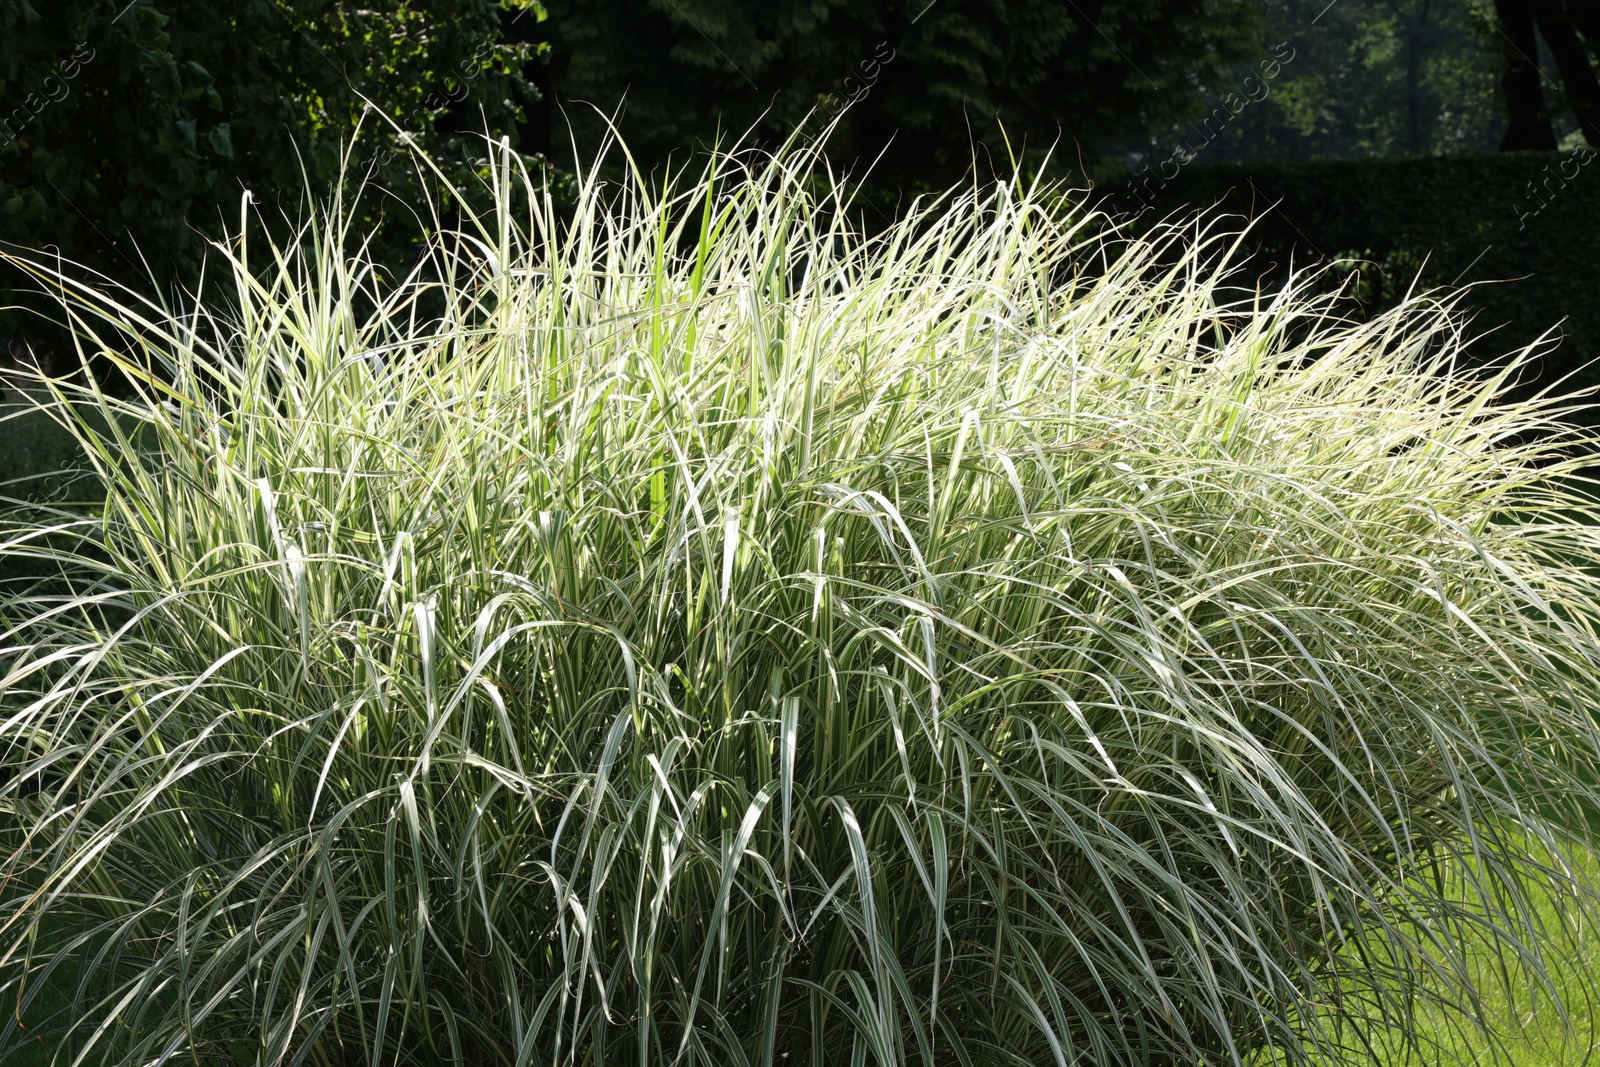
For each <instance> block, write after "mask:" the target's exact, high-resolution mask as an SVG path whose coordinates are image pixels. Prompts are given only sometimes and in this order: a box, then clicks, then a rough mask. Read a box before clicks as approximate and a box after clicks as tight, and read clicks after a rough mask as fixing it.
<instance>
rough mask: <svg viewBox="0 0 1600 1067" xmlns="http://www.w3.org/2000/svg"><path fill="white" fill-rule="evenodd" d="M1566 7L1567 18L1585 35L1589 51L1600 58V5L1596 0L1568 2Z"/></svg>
mask: <svg viewBox="0 0 1600 1067" xmlns="http://www.w3.org/2000/svg"><path fill="white" fill-rule="evenodd" d="M1565 7H1566V11H1567V17H1568V18H1570V19H1571V20H1572V24H1573V25H1574V26H1576V27H1578V32H1579V33H1581V34H1583V39H1584V41H1585V42H1586V43H1587V44H1588V45H1589V51H1591V52H1593V53H1594V54H1595V56H1596V57H1597V58H1600V4H1597V3H1595V2H1594V0H1568V3H1567V4H1566V5H1565Z"/></svg>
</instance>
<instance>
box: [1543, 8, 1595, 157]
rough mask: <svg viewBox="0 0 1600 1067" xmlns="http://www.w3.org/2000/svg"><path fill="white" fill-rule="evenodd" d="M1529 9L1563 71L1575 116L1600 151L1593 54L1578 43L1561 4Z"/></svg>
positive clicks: (1563, 81)
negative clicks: (1591, 57) (1590, 61)
mask: <svg viewBox="0 0 1600 1067" xmlns="http://www.w3.org/2000/svg"><path fill="white" fill-rule="evenodd" d="M1589 2H1591V3H1592V2H1594V0H1589ZM1529 6H1530V7H1532V8H1533V17H1534V20H1535V21H1536V22H1538V24H1539V32H1540V33H1541V34H1543V35H1544V41H1545V44H1547V45H1549V46H1550V54H1551V55H1552V56H1554V57H1555V61H1556V67H1557V68H1558V69H1559V70H1560V71H1561V82H1562V84H1563V85H1565V86H1566V87H1567V102H1568V103H1569V104H1571V105H1572V113H1573V114H1574V115H1576V116H1577V118H1578V125H1579V126H1580V127H1582V129H1583V137H1584V140H1586V141H1588V142H1589V144H1590V145H1592V146H1594V147H1596V148H1600V81H1596V80H1595V76H1594V67H1592V66H1590V65H1589V54H1588V53H1587V52H1585V51H1584V50H1583V42H1581V41H1579V40H1578V34H1577V32H1576V31H1575V30H1574V29H1573V26H1572V20H1571V19H1569V18H1568V17H1567V13H1566V12H1565V11H1563V10H1562V8H1561V4H1560V2H1559V0H1530V3H1529Z"/></svg>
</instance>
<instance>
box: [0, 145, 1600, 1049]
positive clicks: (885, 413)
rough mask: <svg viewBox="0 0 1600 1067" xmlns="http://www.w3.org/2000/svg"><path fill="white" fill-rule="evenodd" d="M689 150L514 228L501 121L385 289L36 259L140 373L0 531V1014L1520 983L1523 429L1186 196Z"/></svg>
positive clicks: (1550, 615)
mask: <svg viewBox="0 0 1600 1067" xmlns="http://www.w3.org/2000/svg"><path fill="white" fill-rule="evenodd" d="M718 166H720V167H721V171H720V172H719V171H717V170H716V169H712V170H710V171H708V172H707V173H706V174H705V175H704V176H703V177H702V178H701V179H700V180H698V181H696V182H690V183H686V184H679V185H676V186H669V187H668V188H666V189H665V190H664V191H663V190H660V189H657V188H655V187H652V186H649V185H648V184H647V183H645V182H644V181H642V180H636V181H635V182H633V183H631V184H628V185H625V186H623V187H620V188H619V187H616V186H607V185H604V184H603V183H600V182H598V181H588V182H586V183H585V184H584V186H583V191H582V196H581V198H580V202H579V204H578V207H577V210H576V213H575V214H574V215H573V216H572V217H570V218H558V217H557V216H556V213H555V212H554V210H553V208H552V207H551V205H550V202H549V200H548V199H547V197H546V196H545V195H544V193H543V192H542V190H540V189H539V188H536V187H533V186H532V185H530V184H529V183H527V182H525V181H523V180H522V179H521V178H520V176H519V174H518V173H517V172H516V170H515V168H514V167H513V166H511V165H510V164H509V163H508V162H507V161H505V160H503V161H502V165H501V166H500V168H499V170H498V171H497V173H496V182H497V183H498V184H497V187H496V189H495V190H494V192H495V194H496V197H497V200H498V203H499V205H500V207H499V209H498V211H497V212H495V213H493V214H491V215H489V216H486V217H483V218H480V219H477V220H472V219H470V218H469V219H468V223H469V227H468V230H467V232H465V233H464V234H462V235H459V236H458V237H456V238H448V239H441V240H439V241H438V243H437V255H436V257H435V261H434V263H433V264H432V265H431V266H430V267H429V270H428V272H425V273H419V274H418V275H417V276H415V277H414V278H411V279H405V280H401V281H398V282H389V281H385V280H384V279H382V278H380V277H379V276H378V275H377V274H376V273H375V272H373V271H371V270H369V269H368V268H367V266H366V265H365V264H364V262H363V260H362V259H361V256H360V253H359V247H360V242H359V237H360V235H359V234H351V233H347V232H345V230H344V228H343V226H342V223H341V221H340V220H341V218H344V217H349V213H348V212H345V211H343V210H341V209H339V208H337V207H336V208H335V210H334V211H333V212H332V213H331V214H330V216H329V217H328V219H326V220H324V222H323V223H322V224H321V225H319V226H313V227H308V228H307V229H306V230H305V231H304V233H303V235H302V239H301V241H300V243H299V244H297V245H296V246H294V247H290V248H275V247H258V246H257V245H255V244H253V243H252V242H251V241H250V240H248V239H246V238H245V237H244V236H241V237H239V238H238V239H237V240H235V241H233V242H232V243H230V244H228V245H227V246H225V247H219V249H218V250H217V254H218V256H219V257H222V258H223V259H224V260H225V261H226V262H227V263H228V264H231V267H232V275H231V288H230V289H229V290H228V292H227V293H226V295H225V298H217V299H212V300H208V301H205V302H204V303H203V305H202V306H201V307H200V308H199V309H197V310H195V311H193V312H192V313H186V314H167V313H165V312H161V311H160V310H159V309H156V308H152V307H149V306H136V305H134V304H133V303H132V302H131V301H127V300H125V301H124V302H123V303H121V304H119V303H117V302H116V301H114V300H113V299H111V298H109V297H107V296H105V295H103V291H102V290H100V289H97V288H94V287H92V286H89V285H87V284H84V283H80V282H74V281H71V280H63V281H62V282H61V284H62V286H63V288H62V292H63V298H64V300H65V301H66V302H67V303H68V304H69V305H70V306H71V307H72V308H73V309H74V314H75V315H76V316H77V322H78V333H79V336H80V338H81V339H82V343H83V345H84V352H85V354H86V355H88V354H90V353H93V352H95V351H99V350H102V349H105V350H112V351H122V350H125V349H126V348H127V346H128V344H130V343H133V344H137V345H138V346H140V347H138V349H137V351H138V352H139V355H138V356H136V357H122V358H123V363H124V366H125V367H126V370H127V372H128V374H129V375H130V376H131V377H132V378H133V379H134V380H135V382H136V384H137V386H138V388H137V389H136V390H134V395H133V399H132V400H128V401H122V400H117V399H112V398H107V397H104V396H101V395H98V394H95V393H93V392H85V391H81V390H80V391H69V387H68V386H66V385H62V386H60V387H59V388H58V390H57V393H56V400H55V402H54V407H53V410H54V412H55V414H56V416H57V417H59V418H60V419H62V420H63V421H65V422H66V423H68V424H69V425H71V426H73V427H75V429H76V432H77V433H78V434H79V436H80V437H81V439H82V442H83V445H84V448H85V450H86V455H87V457H88V459H89V461H90V462H92V464H93V465H94V467H95V468H96V469H97V471H98V474H99V477H100V478H101V480H102V481H103V482H104V484H105V500H104V503H103V505H102V506H101V507H100V508H99V509H98V510H95V511H93V512H92V513H87V514H80V513H77V512H74V511H73V510H72V509H70V508H66V507H58V506H51V507H50V508H45V509H40V508H36V509H35V510H33V511H21V510H18V511H16V512H15V513H14V515H13V517H12V518H11V520H10V526H9V527H8V528H7V530H6V533H5V544H6V551H7V552H8V553H10V554H11V555H13V556H27V557H29V558H30V559H31V562H32V564H33V565H35V566H37V567H39V568H41V571H40V572H41V573H44V572H49V573H51V574H53V575H55V577H53V578H52V580H51V581H50V582H48V583H44V582H41V583H40V584H39V585H38V586H36V587H34V588H33V589H32V590H31V591H28V592H13V593H12V594H10V595H8V596H7V597H6V599H5V600H4V602H3V603H0V610H3V613H4V617H5V618H6V619H7V620H8V622H7V626H8V629H7V632H6V637H5V643H4V660H3V665H0V666H3V679H4V680H3V692H0V700H3V704H0V709H3V711H0V746H3V748H0V758H3V783H0V803H3V805H4V807H3V818H4V819H5V820H6V821H5V822H4V823H3V824H0V833H4V834H5V835H6V836H5V854H4V855H5V867H4V872H3V874H4V890H3V891H0V892H3V897H0V905H3V910H0V932H3V937H0V994H3V999H4V1003H5V1017H6V1020H7V1021H6V1027H7V1028H6V1030H5V1040H6V1042H8V1043H11V1044H15V1043H18V1042H31V1041H33V1040H34V1039H33V1038H32V1037H30V1036H29V1034H30V1033H37V1034H40V1035H42V1036H46V1037H48V1038H49V1039H50V1040H52V1041H55V1040H59V1041H60V1042H61V1045H60V1047H61V1049H62V1050H63V1055H71V1054H79V1053H81V1054H82V1055H83V1056H84V1057H85V1058H86V1059H87V1060H98V1059H102V1058H104V1059H109V1060H112V1061H116V1062H122V1063H129V1064H133V1063H140V1064H143V1063H153V1062H157V1061H160V1060H163V1059H167V1058H171V1059H174V1060H179V1059H181V1060H184V1061H187V1062H196V1061H197V1060H198V1061H199V1062H204V1063H225V1062H238V1063H263V1064H266V1063H273V1064H277V1063H312V1064H374V1065H375V1064H380V1063H381V1064H439V1063H464V1064H475V1065H476V1064H528V1063H541V1064H549V1063H580V1062H582V1063H595V1064H600V1063H604V1064H625V1063H637V1064H640V1065H648V1064H666V1063H683V1064H707V1065H710V1064H715V1065H719V1067H721V1065H731V1064H750V1065H761V1067H766V1065H770V1064H774V1063H781V1064H785V1065H788V1067H798V1065H802V1064H805V1065H814V1067H833V1065H836V1064H846V1063H850V1064H865V1063H873V1064H880V1065H888V1064H898V1063H902V1062H905V1063H948V1064H962V1065H966V1064H984V1065H988V1064H1043V1063H1076V1062H1092V1063H1097V1064H1130V1065H1131V1064H1179V1063H1182V1064H1193V1063H1196V1062H1206V1063H1213V1064H1217V1063H1223V1062H1229V1061H1232V1062H1238V1061H1239V1059H1240V1058H1243V1057H1248V1056H1250V1055H1253V1054H1260V1053H1261V1052H1263V1051H1266V1052H1270V1053H1271V1054H1273V1055H1276V1056H1282V1057H1285V1058H1287V1059H1289V1060H1299V1059H1302V1058H1304V1057H1308V1056H1313V1055H1317V1054H1328V1053H1338V1052H1339V1051H1340V1050H1341V1049H1343V1050H1349V1049H1360V1048H1362V1047H1363V1042H1364V1041H1365V1040H1366V1038H1367V1037H1369V1036H1371V1035H1373V1034H1375V1033H1377V1032H1379V1031H1380V1030H1381V1031H1382V1032H1384V1033H1386V1034H1394V1033H1398V1034H1401V1035H1408V1034H1409V1035H1412V1036H1414V1037H1417V1038H1418V1039H1419V1040H1424V1039H1426V1037H1427V1035H1428V1034H1429V1033H1432V1032H1433V1031H1432V1029H1430V1028H1425V1027H1420V1026H1414V1025H1412V1024H1413V1022H1414V1021H1415V1016H1414V1015H1413V1012H1414V1011H1417V1010H1421V1009H1422V1008H1425V1007H1427V1005H1428V1004H1430V1003H1434V1004H1437V1005H1439V1006H1440V1007H1441V1008H1443V1009H1448V1010H1450V1011H1451V1012H1454V1013H1455V1017H1458V1018H1459V1017H1465V1018H1466V1019H1467V1021H1468V1023H1470V1021H1471V1019H1472V1017H1473V1012H1474V1010H1475V1005H1476V1004H1477V1003H1478V1001H1477V999H1476V998H1477V996H1478V994H1479V993H1480V992H1484V991H1485V983H1487V985H1488V986H1494V985H1496V984H1497V983H1499V984H1503V985H1504V986H1505V988H1506V989H1516V988H1527V986H1526V985H1525V983H1526V982H1528V981H1531V982H1532V985H1533V988H1538V987H1539V984H1540V981H1541V979H1542V978H1543V977H1544V976H1545V974H1546V972H1545V970H1544V963H1543V961H1544V958H1545V957H1544V954H1543V949H1542V947H1541V945H1542V944H1543V943H1544V942H1545V934H1546V932H1547V931H1545V930H1544V929H1543V923H1544V918H1542V917H1549V916H1552V915H1553V916H1556V917H1557V918H1560V919H1562V920H1563V921H1565V917H1567V916H1572V915H1576V914H1579V913H1580V912H1581V911H1582V910H1583V909H1584V908H1586V907H1587V897H1586V896H1585V895H1584V891H1583V888H1582V883H1581V881H1580V880H1579V879H1578V878H1577V877H1576V876H1575V875H1574V874H1573V873H1572V871H1573V870H1574V868H1571V867H1569V866H1568V865H1567V864H1566V863H1565V862H1564V861H1563V860H1562V856H1563V855H1564V852H1565V849H1566V847H1567V846H1568V845H1569V844H1571V843H1572V842H1573V841H1574V838H1575V836H1576V837H1586V836H1587V833H1586V831H1584V830H1582V827H1584V826H1586V825H1587V822H1586V818H1585V816H1586V815H1587V813H1588V812H1589V811H1590V810H1592V808H1593V802H1594V800H1595V799H1596V798H1595V788H1594V786H1593V785H1592V783H1593V781H1594V780H1595V777H1594V775H1595V771H1596V769H1597V768H1596V762H1597V748H1596V741H1597V739H1596V736H1595V730H1594V727H1593V724H1592V722H1591V719H1590V710H1591V709H1590V702H1592V700H1593V694H1594V693H1595V692H1596V691H1597V689H1600V646H1597V642H1596V634H1597V626H1596V623H1597V614H1600V613H1597V601H1596V595H1595V594H1596V591H1595V582H1594V580H1593V579H1592V578H1591V577H1590V576H1588V575H1587V574H1586V573H1584V572H1582V571H1579V570H1575V569H1572V567H1571V565H1570V561H1572V560H1575V559H1583V558H1592V556H1593V554H1594V552H1595V551H1596V549H1597V547H1600V543H1597V542H1600V536H1597V534H1596V532H1595V529H1594V527H1592V526H1591V525H1589V524H1588V523H1590V522H1592V521H1593V520H1594V519H1596V518H1600V516H1597V515H1596V512H1595V508H1594V507H1593V506H1591V505H1589V504H1587V503H1584V502H1582V501H1581V500H1579V499H1578V498H1576V497H1575V496H1573V495H1571V493H1570V492H1569V491H1568V490H1567V489H1565V488H1563V485H1564V484H1566V483H1565V482H1564V481H1563V477H1564V476H1565V475H1566V474H1568V473H1570V471H1571V469H1572V467H1573V463H1574V461H1571V460H1568V459H1564V458H1563V457H1562V455H1561V453H1560V449H1561V448H1562V447H1566V446H1565V445H1563V443H1562V439H1561V438H1559V437H1556V438H1551V437H1548V436H1540V434H1539V432H1538V431H1541V430H1544V429H1549V424H1550V420H1551V415H1550V412H1549V409H1547V408H1541V407H1539V406H1535V405H1529V404H1520V405H1511V404H1507V403H1505V402H1502V401H1497V400H1496V399H1495V398H1496V396H1497V394H1498V393H1499V392H1500V391H1501V390H1502V387H1503V386H1504V385H1505V382H1506V378H1505V376H1504V375H1502V376H1501V377H1499V378H1495V379H1493V380H1477V379H1470V378H1466V377H1463V376H1458V375H1455V374H1453V373H1452V371H1451V365H1450V357H1451V355H1452V353H1453V352H1454V351H1455V349H1456V347H1457V346H1458V345H1459V340H1460V339H1459V336H1458V335H1457V334H1456V332H1455V328H1454V326H1453V324H1452V319H1451V318H1450V316H1449V315H1448V313H1447V311H1446V310H1442V309H1441V308H1440V307H1438V306H1437V305H1435V304H1430V303H1427V302H1421V301H1413V302H1410V303H1407V304H1406V305H1404V306H1402V307H1401V308H1400V309H1398V310H1397V311H1395V312H1393V313H1390V314H1388V315H1386V316H1384V317H1382V318H1380V319H1378V320H1376V321H1374V322H1371V323H1367V324H1363V325H1349V324H1345V323H1341V322H1339V321H1336V320H1334V319H1332V318H1329V317H1327V316H1326V315H1325V314H1324V313H1323V305H1321V304H1319V303H1317V302H1316V301H1314V300H1311V299H1309V298H1306V297H1301V296H1296V295H1294V294H1293V293H1290V294H1288V295H1284V296H1280V297H1278V298H1276V299H1274V300H1273V301H1272V302H1271V303H1269V304H1258V303H1255V302H1253V298H1251V297H1250V296H1249V294H1245V296H1244V297H1243V298H1241V297H1240V295H1239V293H1238V292H1237V291H1233V290H1229V289H1228V288H1227V287H1226V279H1227V277H1228V275H1227V265H1226V255H1225V253H1226V250H1227V249H1226V246H1225V245H1222V244H1219V243H1218V242H1216V241H1213V240H1210V239H1207V238H1206V237H1205V235H1204V234H1203V233H1202V234H1189V235H1185V234H1184V233H1181V232H1175V231H1163V232H1160V233H1157V234H1155V235H1152V236H1149V237H1146V238H1144V239H1141V240H1139V241H1135V242H1127V241H1121V240H1119V239H1117V238H1116V237H1115V235H1108V234H1107V233H1106V231H1105V230H1104V229H1103V228H1102V227H1101V226H1100V223H1099V220H1097V219H1095V218H1093V217H1091V216H1089V215H1086V214H1081V213H1074V212H1073V211H1072V210H1071V209H1070V208H1066V207H1062V206H1060V201H1059V199H1058V198H1056V197H1054V196H1046V195H1043V194H1040V193H1037V192H1035V191H1030V190H1026V189H1021V188H1018V187H1009V186H999V187H996V188H992V189H988V190H977V191H973V192H969V193H966V194H952V195H951V196H949V197H947V198H944V199H942V200H940V201H937V202H935V203H931V204H923V205H921V206H919V207H916V208H915V209H914V210H913V211H912V212H911V213H910V217H909V218H908V219H907V220H906V221H904V222H902V223H900V224H898V225H896V226H895V227H893V228H891V229H889V230H888V231H887V232H884V233H881V234H880V235H878V236H876V237H873V238H870V239H868V238H862V237H858V236H856V235H854V234H853V233H852V232H851V230H850V228H849V226H848V224H847V221H846V220H847V218H848V212H847V211H844V210H841V207H842V206H843V205H842V204H841V202H840V197H841V195H842V194H840V193H839V192H838V191H837V189H834V188H833V187H831V186H829V185H828V184H827V183H826V182H825V181H820V180H818V177H817V174H818V172H817V171H816V170H815V169H814V168H813V166H812V162H811V161H810V160H808V159H806V158H803V157H790V158H788V159H787V160H780V161H778V162H776V163H769V164H767V165H763V166H760V167H756V168H754V169H741V168H740V167H738V166H736V165H735V163H734V162H733V161H731V160H728V159H723V160H722V161H721V162H720V163H719V164H718ZM819 188H820V189H822V192H821V193H817V192H815V190H817V189H819ZM32 269H34V270H35V272H36V273H37V274H39V276H41V277H49V271H50V267H49V265H48V264H47V263H46V262H44V261H43V260H41V261H40V263H37V264H35V265H34V266H33V268H32ZM428 278H432V279H434V280H433V281H431V282H430V281H427V280H426V279H428ZM430 301H431V302H432V303H429V302H430ZM429 307H434V308H437V307H443V308H444V311H443V313H442V315H440V314H436V313H434V312H429V311H424V310H423V309H424V308H429ZM1515 367H1516V364H1515V363H1513V364H1512V365H1511V366H1510V367H1509V368H1508V369H1507V371H1506V374H1512V373H1514V372H1515ZM97 412H98V414H96V413H97ZM1541 442H1542V443H1541ZM1567 444H1571V442H1570V441H1568V442H1567ZM1535 893H1537V894H1538V899H1539V900H1541V901H1551V900H1554V901H1557V902H1558V904H1559V906H1555V907H1550V906H1541V907H1540V908H1535V907H1534V906H1533V904H1532V903H1531V901H1532V899H1533V894H1535ZM1485 943H1486V944H1488V945H1489V946H1491V949H1492V951H1493V953H1494V955H1493V956H1491V958H1494V959H1496V960H1497V963H1498V964H1503V966H1500V965H1497V966H1494V967H1490V968H1485V967H1482V966H1479V965H1478V964H1477V963H1473V964H1472V965H1470V966H1469V963H1468V960H1467V957H1466V955H1465V954H1466V952H1467V946H1469V945H1482V944H1485ZM1490 992H1493V991H1492V990H1490ZM57 998H65V1002H67V1003H70V1005H71V1007H70V1008H69V1009H68V1010H66V1011H64V1012H58V1013H57V1014H54V1015H52V1014H51V1013H50V1011H48V1010H47V1008H46V1006H47V1005H49V1004H52V1003H60V1002H62V1001H61V1000H59V999H57ZM1463 1013H1464V1015H1463ZM1430 1026H1431V1024H1430ZM63 1030H65V1031H66V1032H65V1033H64V1036H63V1034H62V1032H63Z"/></svg>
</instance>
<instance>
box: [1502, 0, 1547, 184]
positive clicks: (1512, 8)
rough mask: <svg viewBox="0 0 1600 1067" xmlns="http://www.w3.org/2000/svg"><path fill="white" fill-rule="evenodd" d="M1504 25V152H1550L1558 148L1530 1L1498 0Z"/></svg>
mask: <svg viewBox="0 0 1600 1067" xmlns="http://www.w3.org/2000/svg"><path fill="white" fill-rule="evenodd" d="M1494 10H1495V15H1496V16H1497V18H1498V21H1499V23H1500V47H1501V53H1502V56H1503V57H1504V58H1503V61H1502V66H1501V68H1500V89H1501V91H1502V92H1503V93H1505V100H1506V120H1507V124H1506V135H1505V136H1504V137H1502V138H1501V139H1500V151H1502V152H1517V151H1522V150H1525V149H1542V150H1545V151H1549V150H1550V149H1553V148H1555V146H1556V134H1555V130H1554V129H1552V128H1551V126H1550V113H1549V112H1548V111H1546V110H1545V106H1544V91H1543V90H1542V89H1541V88H1540V87H1539V80H1540V78H1541V77H1543V75H1541V74H1540V73H1539V67H1538V62H1539V42H1538V40H1537V39H1536V38H1535V37H1534V32H1533V9H1532V7H1530V6H1529V3H1528V0H1494Z"/></svg>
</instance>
